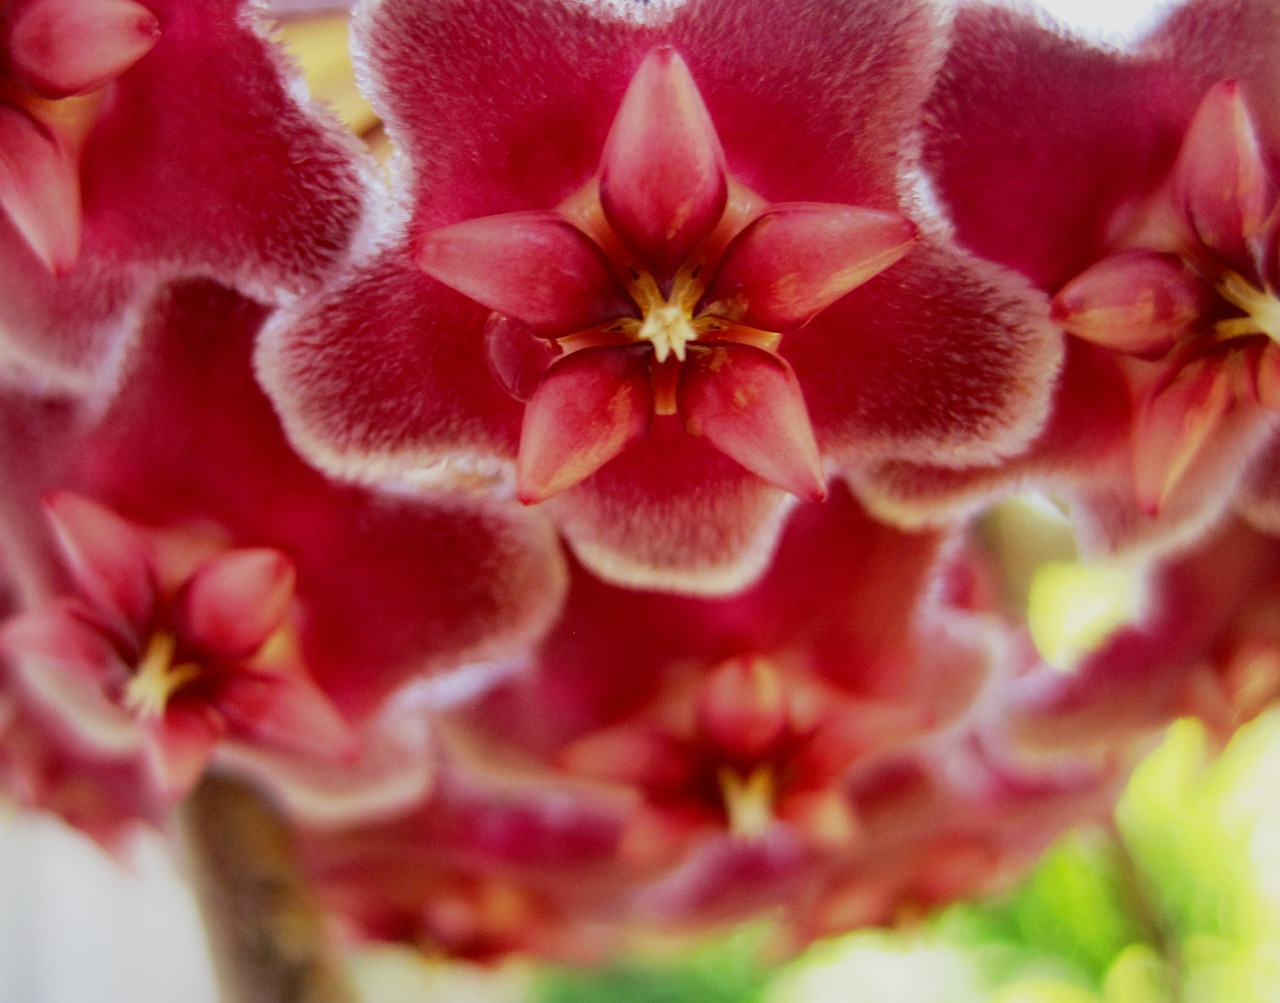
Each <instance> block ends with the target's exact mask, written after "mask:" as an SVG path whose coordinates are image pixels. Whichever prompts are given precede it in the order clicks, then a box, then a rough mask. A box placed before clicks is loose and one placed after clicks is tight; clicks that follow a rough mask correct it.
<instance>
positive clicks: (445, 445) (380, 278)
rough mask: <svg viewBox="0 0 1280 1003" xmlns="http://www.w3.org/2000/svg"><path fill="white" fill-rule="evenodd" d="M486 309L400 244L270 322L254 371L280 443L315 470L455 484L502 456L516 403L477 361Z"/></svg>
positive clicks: (509, 444)
mask: <svg viewBox="0 0 1280 1003" xmlns="http://www.w3.org/2000/svg"><path fill="white" fill-rule="evenodd" d="M489 313H490V311H489V310H487V309H486V308H484V307H481V306H479V305H478V304H476V303H473V302H471V301H469V300H467V299H465V298H464V297H463V296H461V295H460V294H458V293H455V292H453V291H452V290H450V289H446V288H445V287H443V286H441V285H440V284H439V283H437V282H435V281H434V280H432V279H429V278H427V277H426V276H424V275H423V274H422V273H421V272H419V271H418V270H417V269H416V268H415V267H414V266H413V265H412V264H411V262H410V259H409V252H408V250H407V249H406V248H399V249H396V250H393V251H390V252H388V253H387V254H386V255H384V256H381V257H379V258H377V259H375V260H374V261H372V262H370V263H369V264H368V265H366V266H364V267H363V268H361V269H359V270H357V271H356V272H354V274H353V275H352V276H351V278H350V279H348V281H347V282H346V283H345V284H344V285H341V286H338V287H337V288H336V289H335V290H334V291H333V292H331V293H328V294H326V295H325V296H323V297H320V298H318V299H317V300H315V301H314V302H311V303H309V304H307V305H305V306H304V307H303V308H302V309H301V310H300V312H298V313H297V314H296V315H293V316H289V315H284V316H281V317H280V318H279V319H278V320H277V321H276V322H275V323H273V325H272V326H271V327H270V328H268V329H267V330H266V331H265V332H264V334H263V337H262V339H261V345H260V348H259V351H258V369H259V373H260V375H261V378H262V381H263V384H264V386H265V388H266V390H267V392H268V393H269V394H270V395H271V396H272V398H273V401H274V403H275V406H276V408H277V409H278V410H279V412H280V415H281V418H282V420H283V422H284V425H285V429H286V430H287V431H288V433H289V437H290V439H291V440H292V442H293V443H294V445H295V446H296V447H297V448H298V449H299V451H301V452H302V453H303V454H304V455H306V456H307V457H308V458H309V459H310V460H311V461H312V462H313V463H315V464H317V465H319V466H320V467H322V468H323V469H325V470H328V471H330V472H332V473H336V474H338V475H339V476H346V477H359V478H361V479H391V478H394V477H396V476H397V475H398V476H401V477H406V478H408V477H418V478H422V479H427V478H430V477H432V476H433V475H434V476H436V477H438V478H439V479H440V480H442V481H445V482H446V483H447V482H448V481H449V480H450V479H451V477H455V478H456V479H457V480H459V481H462V482H464V483H465V482H467V481H468V479H478V478H479V477H482V476H484V474H485V472H486V468H492V467H494V466H495V464H494V460H495V459H499V458H500V459H501V460H504V461H506V460H513V459H514V458H515V453H516V444H517V441H518V438H519V429H520V415H521V408H520V406H519V405H518V404H517V403H516V402H515V401H514V400H512V399H511V398H510V397H509V396H508V395H507V393H506V392H505V391H504V390H503V389H502V386H501V385H500V384H499V382H498V381H497V380H496V379H495V378H494V376H493V374H492V373H491V372H490V368H489V363H488V361H487V359H486V352H485V344H484V338H483V336H482V331H483V329H484V326H485V323H486V320H487V318H488V316H489ZM498 467H499V472H500V471H501V465H500V464H498Z"/></svg>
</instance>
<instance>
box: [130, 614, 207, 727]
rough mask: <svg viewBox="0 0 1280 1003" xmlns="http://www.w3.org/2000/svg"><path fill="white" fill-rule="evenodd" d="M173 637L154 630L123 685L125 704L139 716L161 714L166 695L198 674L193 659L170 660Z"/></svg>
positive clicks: (156, 715)
mask: <svg viewBox="0 0 1280 1003" xmlns="http://www.w3.org/2000/svg"><path fill="white" fill-rule="evenodd" d="M173 651H174V641H173V637H172V636H170V635H169V634H165V633H162V632H161V633H156V634H153V635H152V637H151V641H150V643H148V645H147V650H146V653H145V654H144V655H143V656H142V661H141V662H139V663H138V668H137V670H136V671H135V672H134V674H133V678H131V679H130V680H129V682H128V684H127V685H126V686H125V689H124V705H125V707H126V708H127V709H128V710H129V711H131V712H132V713H134V714H137V715H138V716H139V717H163V716H164V712H165V708H166V707H167V706H168V704H169V699H170V698H171V697H172V696H173V695H174V693H176V692H177V691H178V690H180V689H182V687H184V686H186V685H187V684H188V683H190V682H192V681H193V680H195V679H196V678H197V677H198V676H199V675H200V666H198V665H196V664H195V663H194V662H183V663H182V664H181V665H174V664H173Z"/></svg>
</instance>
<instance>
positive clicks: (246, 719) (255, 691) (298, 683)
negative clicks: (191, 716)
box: [215, 670, 357, 760]
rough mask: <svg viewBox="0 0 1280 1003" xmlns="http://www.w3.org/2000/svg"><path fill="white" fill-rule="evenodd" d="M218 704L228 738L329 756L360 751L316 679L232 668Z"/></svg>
mask: <svg viewBox="0 0 1280 1003" xmlns="http://www.w3.org/2000/svg"><path fill="white" fill-rule="evenodd" d="M215 705H216V706H217V708H218V711H219V712H220V713H221V714H222V716H223V717H224V718H225V719H226V723H227V732H228V735H229V737H234V738H238V739H240V740H242V741H247V742H251V743H258V742H262V743H266V744H268V745H274V746H277V747H279V748H283V749H289V750H292V751H295V752H299V753H302V754H304V755H310V756H315V757H318V758H322V759H326V760H341V759H349V758H351V757H352V756H353V755H355V753H356V750H357V747H356V741H355V736H354V734H353V733H352V731H351V729H350V727H348V725H347V723H346V721H344V720H343V718H342V715H341V714H339V713H338V711H337V709H336V708H335V707H334V706H333V703H332V702H331V701H330V700H329V698H328V697H327V696H325V695H324V693H322V692H321V691H320V689H319V688H317V686H316V685H315V683H313V682H311V681H310V680H309V679H305V678H302V677H300V676H295V675H290V674H284V673H274V672H255V671H252V670H245V671H232V672H231V674H230V675H228V676H227V678H226V679H225V680H224V681H223V685H222V688H221V692H220V693H219V694H218V697H217V700H216V701H215Z"/></svg>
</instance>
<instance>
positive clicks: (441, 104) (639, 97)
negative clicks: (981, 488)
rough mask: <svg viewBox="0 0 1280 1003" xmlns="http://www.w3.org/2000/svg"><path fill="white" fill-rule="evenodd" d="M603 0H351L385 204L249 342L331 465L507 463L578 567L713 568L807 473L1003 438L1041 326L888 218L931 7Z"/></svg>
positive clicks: (685, 581)
mask: <svg viewBox="0 0 1280 1003" xmlns="http://www.w3.org/2000/svg"><path fill="white" fill-rule="evenodd" d="M630 13H631V15H632V16H629V17H622V16H619V14H618V13H617V11H616V10H614V11H612V12H610V11H609V10H608V9H606V8H604V7H595V6H591V5H581V4H568V3H562V2H556V0H546V2H538V3H534V4H520V5H517V4H514V3H509V2H507V0H487V2H485V3H481V4H455V3H449V4H443V5H440V4H422V3H417V2H415V0H393V2H389V3H381V4H370V5H368V6H367V7H365V8H363V9H362V10H361V12H360V13H359V15H358V17H357V28H358V35H359V39H360V44H361V45H362V46H363V48H364V50H365V53H366V56H365V58H366V61H367V63H368V65H369V67H370V70H371V72H372V75H373V87H374V95H373V98H374V100H375V103H376V104H378V105H379V110H380V112H381V113H382V115H383V117H384V119H385V120H386V122H387V126H388V130H389V131H390V133H391V135H392V137H393V138H394V139H395V140H396V141H397V142H398V143H399V144H400V145H401V147H402V151H403V155H404V161H403V169H402V171H401V172H400V174H399V175H398V176H397V178H396V180H395V184H396V186H397V188H398V189H399V191H398V193H397V194H398V196H399V197H400V199H401V202H402V207H403V212H402V214H401V216H402V218H401V220H400V222H399V223H398V224H397V228H395V229H393V230H392V231H391V232H389V233H388V234H387V235H386V236H385V238H384V241H383V246H382V248H381V250H379V251H378V252H377V253H376V254H374V255H373V256H372V257H370V258H369V259H368V260H366V261H364V262H363V263H362V264H360V265H358V266H357V267H356V268H355V269H353V270H352V271H351V273H350V274H349V275H348V276H347V277H346V279H345V280H344V281H343V283H342V284H341V285H340V287H339V288H338V289H337V290H336V291H333V292H329V293H326V294H323V295H321V296H319V297H316V298H314V299H312V300H308V301H306V302H304V303H303V304H302V305H301V306H300V307H299V308H298V309H297V310H296V311H293V312H291V313H290V314H288V315H287V316H285V317H284V318H283V319H282V320H281V321H280V322H278V323H277V324H274V325H273V326H272V329H271V331H270V332H269V333H268V335H267V336H266V338H265V339H264V342H263V347H262V351H261V354H260V356H259V366H260V371H261V374H262V377H263V379H264V382H265V384H266V385H267V387H268V389H269V392H270V393H271V395H272V397H273V400H274V401H275V403H276V405H277V407H278V408H279V409H280V411H281V413H282V415H283V417H284V420H285V424H286V428H287V429H288V431H289V434H290V436H291V438H292V439H293V440H294V441H295V442H296V443H297V444H298V446H299V448H300V449H301V450H302V451H303V452H304V453H305V454H306V455H308V456H309V457H310V458H311V459H312V460H313V461H314V462H317V463H319V464H320V465H321V466H322V467H324V468H325V469H327V470H329V471H332V472H334V473H337V474H338V475H340V476H346V477H354V478H361V479H369V480H374V481H380V482H387V481H390V482H396V481H399V482H401V483H409V484H426V485H431V484H439V483H441V482H443V483H446V484H447V483H455V484H456V483H460V482H461V483H475V482H476V481H477V479H481V480H483V479H489V480H503V479H505V478H506V477H507V476H508V471H511V470H512V469H514V485H515V491H516V493H517V494H518V495H519V497H520V498H521V499H522V500H523V501H525V502H526V503H537V502H541V503H542V507H543V508H544V509H545V510H546V512H547V513H549V514H550V515H551V517H552V518H553V519H554V520H555V522H556V524H557V525H558V527H559V528H560V529H561V531H562V532H563V533H564V534H565V535H566V536H567V538H568V540H569V541H570V543H571V545H572V546H573V547H574V550H575V551H576V553H577V554H578V556H579V557H580V558H581V559H582V560H583V561H585V562H586V563H587V564H588V565H589V566H590V567H591V568H592V569H593V570H594V571H596V572H597V573H601V574H605V575H607V576H608V577H610V578H613V579H615V580H618V581H622V582H627V583H632V584H646V585H656V586H661V587H675V588H679V589H682V590H692V591H701V592H713V591H726V590H728V589H731V588H733V587H736V586H739V585H741V584H743V583H744V582H745V581H747V580H749V579H750V578H751V577H752V576H753V575H755V574H758V573H759V571H760V570H761V569H762V567H763V565H764V562H765V561H766V559H767V556H768V553H769V551H770V549H771V546H772V543H773V540H774V538H775V537H776V533H777V529H778V526H779V523H780V518H781V516H782V514H783V512H784V510H785V509H786V507H787V505H788V498H789V497H791V496H795V497H799V498H804V499H810V500H812V499H818V498H821V497H822V496H823V495H824V493H825V490H826V481H827V478H828V477H829V476H830V475H831V474H840V475H843V476H845V477H847V478H851V479H856V477H857V474H858V472H859V471H860V470H861V469H863V468H864V467H866V466H867V465H868V464H869V463H870V462H872V461H873V460H875V459H880V460H883V459H885V458H887V457H890V456H898V457H911V458H916V459H918V460H920V461H922V462H938V463H942V464H946V465H958V464H963V463H969V464H983V463H994V462H996V460H997V459H998V458H999V457H1001V456H1003V455H1007V454H1008V453H1011V452H1014V451H1016V450H1017V449H1019V448H1020V447H1021V446H1022V445H1024V444H1025V442H1026V441H1027V440H1028V438H1029V437H1030V436H1031V435H1033V434H1034V433H1035V431H1036V430H1037V429H1038V426H1039V424H1040V422H1041V420H1042V417H1043V405H1044V402H1045V394H1046V392H1047V390H1048V387H1049V382H1050V381H1051V380H1052V378H1053V375H1054V372H1055V370H1056V366H1057V356H1058V351H1059V349H1058V346H1057V345H1056V339H1054V338H1053V337H1052V336H1051V334H1050V332H1049V330H1048V328H1047V325H1046V321H1045V318H1044V311H1043V306H1042V305H1041V304H1040V302H1039V301H1038V300H1037V299H1036V297H1035V296H1034V295H1032V294H1030V293H1029V292H1028V290H1026V288H1025V287H1024V286H1023V285H1022V284H1021V282H1020V280H1017V279H1016V278H1014V277H1012V276H1011V275H1009V274H1005V273H1001V272H1000V271H999V270H998V269H995V268H993V267H992V266H989V265H986V264H984V263H980V262H977V261H976V260H974V259H971V258H968V257H966V256H965V255H964V254H962V253H960V252H958V251H957V250H955V249H954V248H953V247H951V246H950V245H949V244H947V243H946V242H945V241H944V240H942V239H940V238H939V237H937V236H936V235H935V234H932V233H931V232H929V229H928V226H927V224H923V223H916V222H914V221H913V220H912V219H911V218H910V215H911V214H912V212H913V203H912V196H911V192H910V185H909V181H908V177H907V175H908V172H909V171H910V169H911V167H912V163H913V160H912V147H911V142H910V136H911V130H912V129H913V123H914V122H915V121H916V118H917V115H918V113H919V107H920V103H921V100H922V99H923V96H924V92H925V90H926V86H927V83H928V80H929V79H930V75H931V73H932V70H933V68H934V66H935V64H936V60H937V55H938V47H939V45H940V42H941V37H942V36H941V27H940V21H939V14H938V12H936V11H935V10H933V9H932V8H931V7H930V6H929V5H927V4H918V3H911V4H903V5H896V6H892V7H890V6H887V5H884V4H876V3H860V4H853V5H842V6H840V7H836V8H831V7H827V6H823V5H814V4H797V3H793V2H782V0H771V2H763V3H756V4H752V5H751V7H750V8H749V9H748V10H743V9H741V8H740V5H738V4H729V3H724V2H719V0H697V2H693V3H689V4H686V5H683V6H680V7H676V8H666V7H655V8H653V9H644V10H642V9H640V8H636V9H635V10H633V11H631V12H630ZM446 25H447V30H445V26H446ZM494 65H501V66H502V67H503V73H502V74H501V77H500V79H499V78H492V84H486V83H485V82H484V81H485V80H488V79H490V78H489V77H488V76H487V74H488V73H489V72H490V70H489V68H490V67H492V66H494ZM569 66H572V67H573V70H572V72H565V71H564V68H565V67H569ZM497 87H500V88H501V94H500V95H499V94H498V92H497V91H496V90H491V88H497Z"/></svg>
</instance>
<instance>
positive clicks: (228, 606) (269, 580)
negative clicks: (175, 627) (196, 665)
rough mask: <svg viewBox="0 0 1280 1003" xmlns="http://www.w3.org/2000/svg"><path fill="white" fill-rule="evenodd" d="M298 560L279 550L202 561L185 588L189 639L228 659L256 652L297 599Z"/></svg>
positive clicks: (184, 625) (183, 612) (183, 616)
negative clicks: (295, 591)
mask: <svg viewBox="0 0 1280 1003" xmlns="http://www.w3.org/2000/svg"><path fill="white" fill-rule="evenodd" d="M295 577H296V575H295V571H294V566H293V562H292V561H290V560H289V558H288V557H286V556H285V555H284V554H282V553H281V552H280V551H278V550H269V549H267V548H265V547H261V548H258V549H256V550H233V551H230V552H229V553H225V554H220V555H218V556H217V557H215V558H213V559H212V560H210V561H208V562H207V563H206V564H204V565H202V566H201V567H200V569H199V570H198V571H197V572H196V573H195V575H194V576H193V577H192V578H191V580H190V581H189V582H188V583H187V585H186V587H185V588H184V590H183V594H182V598H181V606H180V610H179V613H178V616H179V623H180V626H181V630H182V636H183V638H184V639H185V640H186V641H188V642H190V643H192V644H194V645H196V646H197V647H199V648H200V649H202V650H203V651H206V652H209V653H211V654H215V655H218V656H221V657H224V658H244V657H247V656H248V655H252V654H253V653H254V652H256V651H257V650H258V649H259V648H260V647H262V645H263V643H264V642H265V641H266V640H267V638H268V637H269V636H270V635H271V634H272V633H273V632H274V631H275V630H276V629H277V628H279V627H280V625H281V623H282V622H283V621H284V618H285V615H286V614H287V613H288V610H289V605H290V603H292V602H293V588H294V581H295Z"/></svg>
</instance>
